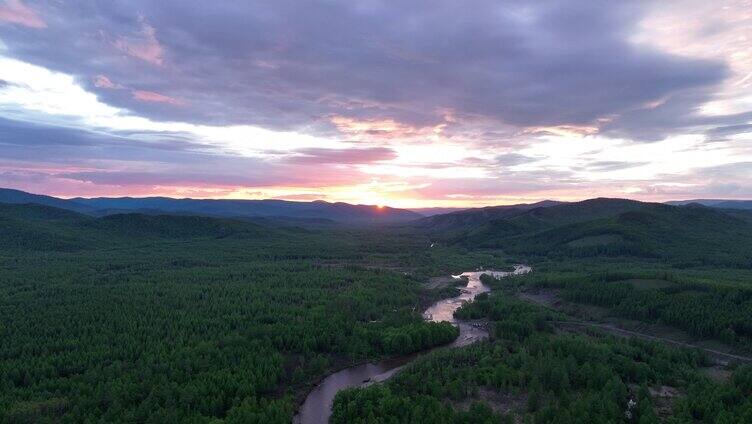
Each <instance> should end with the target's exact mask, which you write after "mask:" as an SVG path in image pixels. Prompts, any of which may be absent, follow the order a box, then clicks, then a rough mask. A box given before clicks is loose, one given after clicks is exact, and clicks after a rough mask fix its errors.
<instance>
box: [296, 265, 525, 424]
mask: <svg viewBox="0 0 752 424" xmlns="http://www.w3.org/2000/svg"><path fill="white" fill-rule="evenodd" d="M528 272H530V267H528V266H526V265H516V266H515V267H514V271H472V272H463V273H462V274H460V275H456V276H454V277H455V278H461V277H467V278H468V282H467V286H465V287H463V288H462V289H461V290H462V293H460V295H459V296H456V297H452V298H449V299H443V300H440V301H438V302H436V303H434V304H433V305H431V307H429V308H428V309H426V311H425V312H423V317H424V318H425V319H426V320H429V321H436V322H440V321H449V322H451V323H452V324H454V325H456V326H457V327H458V328H459V330H460V335H459V336H458V337H457V338H456V339H455V340H454V341H453V342H452V343H451V344H449V345H448V346H441V347H438V348H436V349H440V348H445V347H460V346H465V345H468V344H470V343H474V342H476V341H478V340H482V339H485V338H487V337H488V332H487V331H486V330H485V329H484V328H482V327H478V326H474V325H471V324H469V323H466V322H463V321H462V320H458V319H456V318H454V311H456V310H457V309H458V308H459V307H460V306H462V304H463V303H465V302H469V301H471V300H473V299H474V298H475V296H477V295H479V294H481V293H485V292H487V291H489V290H490V288H489V287H488V286H486V285H484V284H483V283H482V282H481V281H480V276H481V275H482V274H491V275H493V276H494V277H497V278H498V277H506V276H508V275H513V274H514V275H519V274H525V273H528ZM426 353H428V352H420V353H416V354H413V355H408V356H402V357H397V358H392V359H386V360H384V361H380V362H376V363H368V364H363V365H356V366H354V367H349V368H345V369H343V370H341V371H338V372H335V373H333V374H331V375H329V376H328V377H326V378H324V379H323V380H321V382H320V383H319V384H318V385H317V386H316V387H314V388H313V390H312V391H311V393H309V394H308V397H306V399H305V401H304V402H303V405H301V407H300V409H299V410H298V414H297V415H296V416H295V418H294V419H293V423H294V424H326V423H328V422H329V416H330V415H331V414H332V403H333V401H334V396H335V395H336V394H337V392H339V391H340V390H343V389H347V388H350V387H358V386H364V385H368V384H371V383H373V382H380V381H384V380H386V379H388V378H389V377H391V376H393V375H394V374H396V373H397V372H398V371H399V370H400V369H402V368H403V367H404V366H405V365H407V364H408V363H410V362H412V361H413V360H415V359H416V358H418V357H419V356H422V355H425V354H426Z"/></svg>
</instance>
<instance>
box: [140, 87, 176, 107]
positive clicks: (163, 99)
mask: <svg viewBox="0 0 752 424" xmlns="http://www.w3.org/2000/svg"><path fill="white" fill-rule="evenodd" d="M132 93H133V98H134V99H136V100H138V101H139V102H147V103H166V104H170V105H173V106H184V105H185V102H184V101H183V100H180V99H176V98H174V97H170V96H165V95H164V94H160V93H156V92H154V91H144V90H134V91H133V92H132Z"/></svg>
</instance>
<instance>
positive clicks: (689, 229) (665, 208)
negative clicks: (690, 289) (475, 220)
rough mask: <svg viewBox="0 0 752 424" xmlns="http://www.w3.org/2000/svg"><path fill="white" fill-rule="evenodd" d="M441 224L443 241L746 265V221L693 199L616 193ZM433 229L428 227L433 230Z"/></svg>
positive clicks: (534, 252)
mask: <svg viewBox="0 0 752 424" xmlns="http://www.w3.org/2000/svg"><path fill="white" fill-rule="evenodd" d="M453 219H454V220H455V222H458V221H459V222H460V224H459V225H458V226H457V227H454V228H450V229H449V230H446V229H445V233H448V234H451V237H449V238H446V239H444V240H445V241H447V242H449V243H455V244H462V245H465V246H467V247H479V248H494V249H502V250H504V251H505V252H507V253H510V254H516V255H524V256H556V257H560V256H573V257H576V256H599V255H605V256H637V257H645V258H654V259H660V260H667V261H671V262H674V263H676V264H683V265H733V266H739V267H745V268H746V267H750V266H752V223H751V222H750V221H749V220H748V219H745V218H744V217H743V216H740V215H739V214H738V213H733V212H727V211H724V210H719V209H714V208H708V207H704V206H700V205H690V206H670V205H665V204H657V203H642V202H636V201H632V200H623V199H591V200H586V201H582V202H577V203H568V204H561V205H554V206H550V207H542V208H533V209H530V210H527V211H516V212H514V213H511V212H510V216H506V217H503V218H491V219H488V220H487V221H486V222H485V223H481V224H479V225H477V226H475V227H473V228H469V229H468V228H467V227H466V226H464V223H463V222H461V220H459V219H457V218H456V217H455V218H453ZM434 234H435V233H434Z"/></svg>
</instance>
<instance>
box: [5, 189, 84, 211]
mask: <svg viewBox="0 0 752 424" xmlns="http://www.w3.org/2000/svg"><path fill="white" fill-rule="evenodd" d="M0 203H13V204H24V203H35V204H37V205H44V206H52V207H54V208H60V209H67V210H69V211H75V212H81V213H91V212H93V211H94V209H93V208H92V207H90V206H87V205H83V204H80V203H76V202H74V201H71V200H65V199H58V198H57V197H52V196H45V195H42V194H31V193H27V192H25V191H21V190H14V189H12V188H0Z"/></svg>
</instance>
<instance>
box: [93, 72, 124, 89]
mask: <svg viewBox="0 0 752 424" xmlns="http://www.w3.org/2000/svg"><path fill="white" fill-rule="evenodd" d="M94 87H97V88H107V89H112V88H120V86H118V85H117V84H115V83H113V82H112V81H110V79H109V78H107V77H106V76H104V75H97V76H95V77H94Z"/></svg>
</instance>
